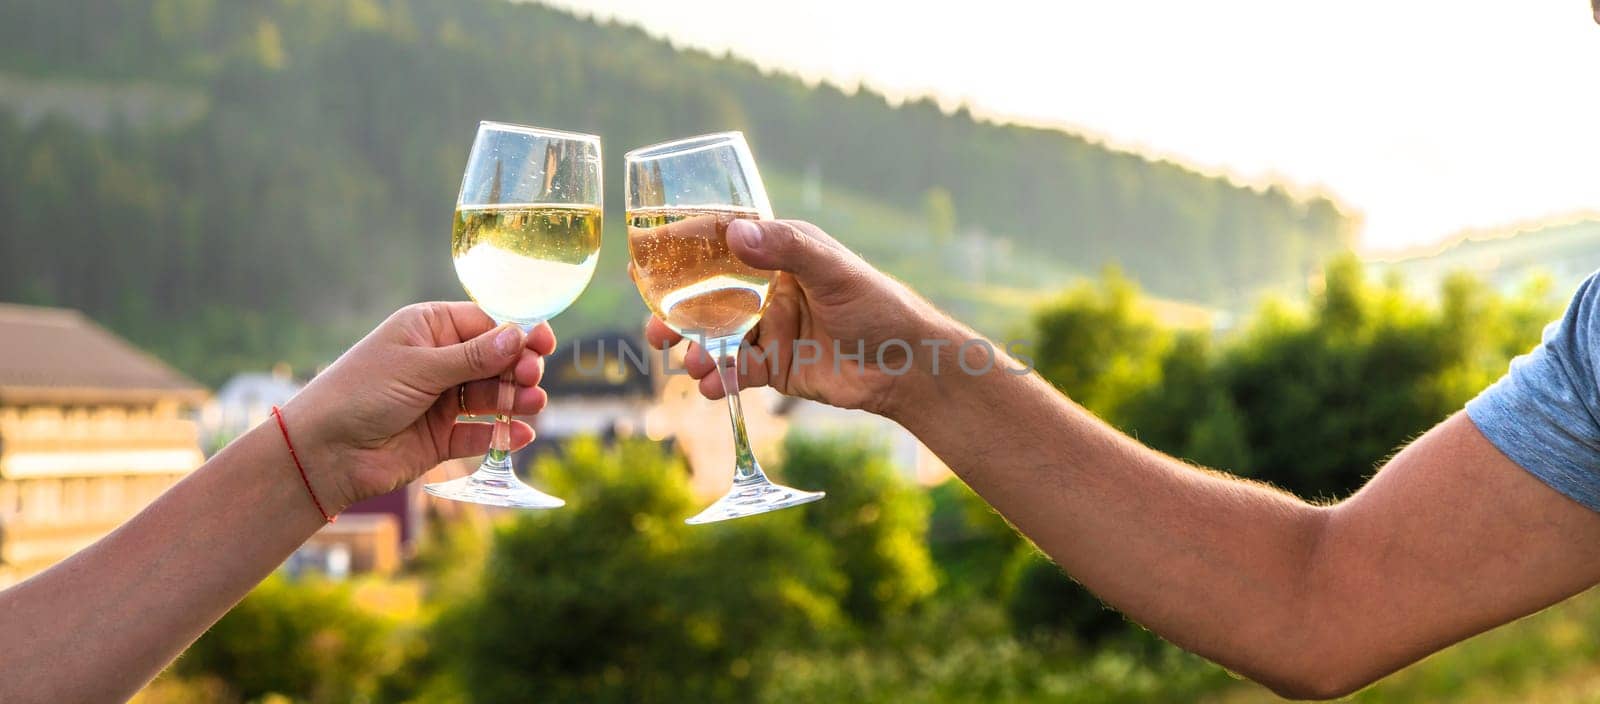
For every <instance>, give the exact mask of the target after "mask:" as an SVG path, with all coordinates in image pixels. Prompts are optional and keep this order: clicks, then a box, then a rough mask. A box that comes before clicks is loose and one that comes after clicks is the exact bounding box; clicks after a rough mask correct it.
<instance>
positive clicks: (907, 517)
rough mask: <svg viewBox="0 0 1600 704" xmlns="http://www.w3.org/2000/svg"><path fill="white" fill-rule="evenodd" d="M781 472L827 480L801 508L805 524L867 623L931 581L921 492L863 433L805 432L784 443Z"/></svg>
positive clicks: (815, 482) (919, 596)
mask: <svg viewBox="0 0 1600 704" xmlns="http://www.w3.org/2000/svg"><path fill="white" fill-rule="evenodd" d="M783 476H784V477H785V478H786V479H787V480H789V481H791V482H794V483H796V484H797V485H799V486H816V487H826V488H827V491H828V496H827V498H826V499H825V500H823V501H822V502H820V503H818V504H816V505H815V506H813V507H811V508H810V509H809V510H807V511H806V512H805V522H806V526H807V528H809V529H810V530H811V531H814V533H815V535H816V536H817V539H819V540H822V541H824V542H826V543H827V544H828V545H830V546H831V547H832V549H833V560H834V565H836V566H837V567H838V569H839V571H840V572H841V573H842V574H843V575H844V577H845V579H846V580H847V582H848V587H847V588H846V590H845V594H844V599H843V606H844V610H845V613H847V614H849V615H850V617H851V618H853V619H855V620H856V621H858V622H860V623H862V624H866V625H877V624H880V623H882V622H883V621H884V619H886V618H889V617H892V616H896V615H899V614H901V613H904V612H905V611H906V610H907V609H909V608H911V607H913V606H916V605H917V604H919V603H921V602H922V601H924V600H925V599H927V598H928V597H929V596H931V595H932V594H933V592H934V590H935V589H936V588H937V586H938V579H937V575H936V573H935V571H934V567H933V562H932V560H931V558H930V556H929V554H928V546H927V531H928V511H929V505H928V499H927V497H926V496H924V495H923V493H922V491H921V490H919V489H918V488H917V487H915V486H912V485H911V484H909V483H907V482H906V481H905V480H904V479H901V478H900V476H899V475H898V474H897V473H896V471H895V468H894V466H893V465H891V464H890V463H889V459H888V457H887V456H886V454H885V453H884V452H883V451H882V450H881V449H879V448H875V447H873V446H872V445H871V444H869V443H868V441H867V440H866V439H865V438H853V439H846V438H807V437H805V436H801V435H791V436H789V438H788V439H787V440H786V442H785V443H784V461H783Z"/></svg>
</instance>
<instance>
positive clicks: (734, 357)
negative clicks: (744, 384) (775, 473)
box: [706, 338, 767, 487]
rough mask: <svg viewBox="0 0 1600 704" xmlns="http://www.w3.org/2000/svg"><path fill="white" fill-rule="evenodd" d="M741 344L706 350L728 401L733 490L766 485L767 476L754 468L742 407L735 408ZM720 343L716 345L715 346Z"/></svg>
mask: <svg viewBox="0 0 1600 704" xmlns="http://www.w3.org/2000/svg"><path fill="white" fill-rule="evenodd" d="M740 342H741V340H739V339H737V338H735V339H733V340H731V341H730V340H720V341H712V343H711V345H708V346H707V347H706V349H707V350H708V351H710V352H711V354H712V355H713V359H715V360H716V361H717V375H718V376H719V377H721V379H722V391H723V393H724V395H726V396H727V397H728V420H729V421H731V422H732V423H733V452H734V455H733V457H734V466H733V485H734V486H735V487H738V486H742V485H745V484H754V483H757V482H763V483H764V482H766V481H767V476H766V474H765V473H763V472H762V471H761V465H758V464H756V456H755V453H753V452H751V451H750V435H749V433H746V432H745V430H744V407H743V406H740V405H739V346H740ZM718 343H720V344H718Z"/></svg>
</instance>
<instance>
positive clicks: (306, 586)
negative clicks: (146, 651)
mask: <svg viewBox="0 0 1600 704" xmlns="http://www.w3.org/2000/svg"><path fill="white" fill-rule="evenodd" d="M393 634H394V627H393V624H391V623H390V622H389V620H388V619H386V618H384V617H382V616H379V615H376V614H372V613H369V612H367V611H364V610H363V609H361V608H360V607H359V606H358V605H357V604H355V603H354V601H353V600H352V598H351V588H350V586H349V585H348V584H340V583H330V582H324V581H320V580H316V579H302V580H298V581H294V580H289V579H287V578H285V577H283V576H281V575H277V574H274V575H272V576H271V577H268V578H267V580H266V581H264V582H262V583H261V585H260V586H257V587H256V588H255V590H254V591H251V592H250V594H248V595H247V596H245V598H244V600H243V601H241V602H239V605H238V606H235V607H234V608H233V610H232V611H229V612H228V613H227V615H225V616H223V617H222V619H221V620H220V621H218V622H217V623H216V625H214V626H212V627H211V630H209V631H206V633H205V635H203V636H201V637H200V639H199V640H198V641H196V642H195V644H194V645H192V646H190V647H189V650H188V652H187V653H185V654H184V655H183V657H182V658H180V659H179V660H178V662H177V665H176V667H175V668H174V669H175V673H176V674H178V675H180V676H182V677H185V678H195V679H199V680H207V679H212V680H215V681H220V682H222V683H224V684H225V686H226V688H227V689H228V690H229V691H230V692H231V693H232V694H233V695H235V696H237V697H239V698H242V699H244V700H247V701H250V700H256V699H260V698H262V697H266V696H268V695H273V694H278V695H284V696H288V697H291V698H293V699H295V700H297V701H306V702H328V703H330V704H331V703H334V702H338V703H340V704H343V703H345V702H351V701H359V700H363V699H365V698H367V697H369V696H370V695H371V694H372V693H373V692H375V691H376V690H377V688H378V686H379V684H380V680H381V678H382V677H383V676H384V675H385V674H386V673H388V672H390V671H391V670H393V669H394V668H395V667H396V666H397V665H398V664H399V663H398V662H397V657H395V656H396V653H395V651H394V650H393V649H391V647H390V645H391V644H392V641H391V637H392V636H393Z"/></svg>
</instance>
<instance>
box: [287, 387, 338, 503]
mask: <svg viewBox="0 0 1600 704" xmlns="http://www.w3.org/2000/svg"><path fill="white" fill-rule="evenodd" d="M272 417H273V418H276V419H278V430H279V431H281V432H282V433H283V444H285V445H288V446H289V459H292V460H294V468H295V469H298V470H300V481H302V482H305V484H306V494H308V495H310V496H311V503H312V504H315V505H316V507H317V513H320V514H322V517H323V518H325V519H327V520H328V522H329V523H332V522H334V521H335V520H338V518H339V517H338V516H330V515H328V512H327V510H326V509H324V508H322V502H321V501H318V500H317V492H315V491H312V489H311V477H308V476H306V468H305V465H302V464H300V455H298V454H296V453H295V451H294V442H292V441H290V440H289V426H288V425H286V424H284V422H283V411H281V410H278V407H277V406H273V407H272Z"/></svg>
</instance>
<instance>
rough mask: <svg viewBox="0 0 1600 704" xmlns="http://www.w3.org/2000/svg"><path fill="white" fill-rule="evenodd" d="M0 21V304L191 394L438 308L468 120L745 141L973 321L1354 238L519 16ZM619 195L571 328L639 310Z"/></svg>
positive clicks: (1109, 157)
mask: <svg viewBox="0 0 1600 704" xmlns="http://www.w3.org/2000/svg"><path fill="white" fill-rule="evenodd" d="M0 17H4V18H5V20H4V21H3V22H0V80H6V81H9V82H10V83H9V85H10V88H9V89H8V90H5V91H0V96H5V99H4V100H0V300H12V301H23V302H34V303H44V304H54V305H63V306H70V307H75V308H81V309H84V310H86V311H88V312H89V313H91V314H92V315H93V316H94V317H95V318H96V319H99V320H103V321H106V322H108V323H109V324H111V325H112V326H113V327H114V328H115V329H116V330H117V331H118V332H121V333H123V334H125V335H128V336H130V337H132V338H133V339H134V340H135V341H136V342H138V343H139V344H141V345H142V346H144V347H146V348H148V349H152V350H154V351H156V352H157V353H158V354H159V355H161V356H163V357H165V358H167V359H169V360H171V361H174V362H176V363H177V364H178V366H179V367H180V368H182V369H184V370H186V371H188V372H190V373H192V374H194V375H196V376H197V377H199V378H200V379H202V380H203V381H207V382H211V383H217V382H219V381H220V380H221V379H223V378H226V376H227V375H228V374H229V373H231V372H233V371H236V370H237V369H239V368H240V367H244V366H256V367H262V366H266V365H270V364H271V363H273V362H274V361H277V360H280V359H282V360H288V361H290V362H292V363H294V364H295V365H296V366H298V367H301V368H311V367H314V366H315V365H317V364H319V363H323V362H326V361H328V360H329V359H331V357H332V356H333V355H334V354H336V353H337V352H338V351H339V350H340V349H342V348H343V347H344V346H345V345H346V344H348V343H349V342H351V341H353V340H354V339H355V337H356V336H358V335H359V334H360V333H361V332H363V331H365V330H366V329H369V328H370V326H371V325H372V323H374V322H375V321H376V320H378V319H381V317H382V316H383V315H384V314H385V313H387V312H388V311H390V310H392V309H393V308H394V307H397V306H398V305H400V304H402V303H405V302H409V301H413V300H418V299H425V298H437V297H450V298H459V297H460V296H461V293H460V288H459V286H458V285H457V283H456V282H455V280H454V277H453V272H452V270H451V268H450V267H449V265H448V263H447V261H446V255H445V252H446V249H445V247H446V244H445V242H446V240H447V232H448V225H449V221H450V210H451V207H452V204H453V202H454V195H455V193H456V190H457V186H458V184H459V179H460V174H461V169H462V167H463V165H464V161H465V158H466V153H467V147H468V146H469V144H470V142H471V139H472V134H473V130H474V128H475V125H476V122H477V121H478V120H481V119H497V120H506V121H514V122H524V123H534V124H542V125H550V126H556V127H562V128H566V129H574V130H584V131H590V132H594V133H597V134H600V135H602V136H603V137H604V139H605V151H606V154H607V156H606V170H607V172H608V173H610V174H613V175H615V174H620V173H622V170H621V168H620V167H621V164H620V159H621V154H622V152H623V151H625V150H626V149H628V148H630V147H633V146H638V145H643V144H648V143H651V142H655V141H659V140H664V139H669V138H673V137H680V136H684V135H689V134H695V133H700V132H706V131H712V130H725V129H742V130H745V131H746V132H747V133H748V134H749V136H750V138H751V140H752V143H753V145H754V148H755V151H756V153H757V155H758V158H759V159H760V161H761V165H762V168H763V171H764V172H765V175H766V176H767V181H768V183H769V184H770V186H771V188H772V190H773V196H774V201H775V203H776V206H777V210H778V212H779V214H780V215H785V216H790V217H805V218H809V219H812V220H815V221H817V222H818V223H819V224H821V225H822V226H823V227H824V228H826V229H829V230H831V231H833V232H836V233H838V234H839V236H840V237H841V238H842V239H843V240H844V241H846V242H847V243H849V244H850V245H852V246H853V247H855V248H857V249H859V250H861V251H862V252H863V253H865V254H866V255H868V256H869V257H870V258H871V259H873V260H874V261H876V262H878V263H879V264H880V265H882V266H885V267H886V268H888V269H889V270H890V271H892V272H894V273H896V274H898V275H900V276H902V277H905V278H907V279H908V280H910V281H911V282H912V283H914V284H916V285H917V286H918V287H919V289H921V290H923V291H924V292H926V293H928V294H929V295H932V296H934V297H935V298H936V299H938V300H939V301H941V302H943V303H946V304H947V305H951V306H953V307H956V308H957V309H958V310H960V311H962V312H963V313H965V314H968V315H969V317H973V318H975V319H978V320H979V321H980V322H983V321H993V322H994V324H995V325H1000V324H1003V323H1004V322H1006V321H1008V320H1012V319H1013V318H1014V317H1015V316H1011V317H1007V316H1005V315H1003V314H1002V313H1000V312H994V311H990V310H988V309H989V308H992V307H993V306H992V305H991V304H989V303H986V302H985V301H987V300H990V299H991V298H992V296H987V295H986V294H985V291H986V288H987V287H988V286H991V285H994V284H1004V285H1005V286H1006V287H1021V288H1023V289H1033V288H1037V287H1041V286H1042V287H1053V286H1057V285H1059V284H1060V283H1061V282H1062V281H1064V280H1066V279H1067V278H1068V277H1070V276H1073V275H1076V274H1079V273H1083V272H1085V271H1090V272H1092V271H1093V270H1094V268H1095V267H1098V266H1100V265H1101V264H1104V263H1107V262H1118V263H1120V264H1121V265H1122V266H1123V267H1124V268H1125V269H1126V270H1127V271H1128V273H1129V275H1130V276H1132V277H1134V278H1136V279H1138V280H1141V281H1145V282H1148V285H1150V286H1151V287H1152V289H1153V290H1154V291H1156V292H1158V293H1160V294H1162V295H1168V296H1179V297H1187V298H1194V299H1202V300H1209V301H1222V300H1234V299H1238V298H1241V297H1243V296H1245V295H1246V294H1248V293H1249V292H1251V291H1254V290H1255V289H1256V288H1258V287H1260V286H1262V285H1264V284H1270V283H1277V282H1282V281H1294V280H1296V279H1297V278H1299V277H1301V276H1303V275H1305V274H1306V273H1308V272H1310V271H1311V270H1312V269H1313V268H1314V267H1315V266H1316V264H1317V262H1319V261H1320V260H1321V259H1322V258H1323V257H1324V256H1326V255H1327V254H1329V253H1331V252H1335V251H1338V250H1340V249H1342V248H1344V247H1346V246H1347V245H1348V244H1349V243H1350V237H1351V233H1352V231H1353V230H1352V223H1351V222H1350V220H1349V219H1348V218H1346V217H1345V216H1344V215H1343V214H1341V213H1340V212H1339V210H1338V208H1337V207H1335V205H1334V204H1333V203H1332V202H1330V201H1329V200H1327V199H1324V198H1320V197H1309V198H1301V197H1294V196H1290V195H1289V194H1287V193H1286V192H1284V191H1283V190H1282V189H1279V188H1276V187H1274V188H1266V189H1254V188H1246V187H1242V186H1238V185H1235V184H1233V183H1231V182H1229V181H1226V180H1224V179H1221V178H1215V177H1211V176H1206V175H1202V174H1199V173H1196V172H1194V171H1191V170H1188V169H1186V168H1184V167H1181V166H1177V165H1174V164H1171V163H1167V162H1160V161H1151V160H1149V159H1147V158H1144V157H1141V156H1137V155H1133V154H1129V153H1125V152H1118V151H1114V150H1111V149H1108V148H1106V147H1104V146H1102V145H1100V144H1097V143H1095V142H1093V141H1090V140H1088V139H1086V138H1084V137H1081V136H1079V135H1074V134H1070V133H1067V132H1062V131H1058V130H1048V129H1037V128H1027V127H1019V126H1009V125H998V124H994V123H990V122H986V121H982V120H977V119H974V118H973V117H972V115H971V114H970V113H969V112H968V111H967V110H965V109H960V110H956V111H954V112H945V111H943V110H941V109H940V108H939V107H938V106H937V105H936V104H935V103H934V102H933V101H931V100H926V99H925V100H915V101H911V102H908V103H905V104H902V105H891V104H889V102H888V101H886V99H885V98H884V97H883V96H882V95H879V94H876V93H873V92H871V91H869V90H863V91H858V92H855V93H849V94H847V93H844V92H841V91H840V90H838V89H836V88H834V87H832V86H830V85H820V86H808V85H806V84H804V83H802V82H801V81H799V80H798V79H795V78H792V77H789V76H785V75H780V74H769V73H763V72H761V71H759V70H757V69H756V68H754V67H753V66H751V65H749V64H747V63H744V62H741V61H736V60H732V59H729V58H725V57H713V56H708V55H705V54H702V53H697V52H692V51H680V50H678V49H676V48H674V47H672V46H671V45H669V44H667V43H665V42H662V41H658V40H654V39H650V38H648V37H647V36H646V35H645V34H644V33H643V32H641V31H639V30H636V29H631V28H624V27H620V26H614V25H605V24H596V23H594V22H590V21H586V20H580V19H578V18H575V17H572V16H570V15H567V14H564V13H562V12H558V11H554V10H550V9H547V8H543V7H540V6H537V5H531V4H523V3H510V2H504V1H502V0H455V1H452V2H443V1H439V0H432V1H430V0H320V1H316V2H309V1H306V0H266V1H263V2H250V3H223V2H216V1H215V0H119V1H117V2H102V1H100V0H53V1H52V2H37V1H35V0H0ZM63 94H64V95H65V97H62V95H63ZM808 177H809V180H808ZM808 184H809V185H808ZM620 188H621V179H617V178H612V179H610V181H609V183H608V190H607V193H606V200H607V203H609V204H610V205H611V211H610V213H609V217H608V220H609V222H610V223H611V226H610V229H609V230H608V233H609V234H608V235H607V237H606V241H607V244H606V245H605V246H604V247H603V248H602V262H601V272H602V273H601V275H600V277H599V278H598V279H597V281H596V283H595V284H594V285H593V286H591V288H590V290H589V291H588V292H587V293H586V294H585V296H584V297H583V299H582V300H581V301H580V302H579V304H578V306H577V307H576V308H575V309H574V310H573V312H571V313H568V314H567V315H565V316H563V317H562V318H561V320H560V321H559V325H560V327H561V328H562V330H563V331H564V332H566V333H567V334H573V333H578V332H582V331H584V330H593V329H597V328H600V327H609V326H616V325H619V324H620V325H629V326H631V325H633V324H635V323H636V322H637V319H638V318H639V317H641V316H642V315H643V312H644V309H643V307H642V306H641V305H640V304H639V303H638V301H637V295H636V294H635V292H634V291H633V289H632V286H631V284H630V282H629V281H628V279H627V277H626V275H625V273H624V267H623V263H624V258H625V247H623V246H621V244H622V242H621V240H620V239H619V238H620V236H621V230H620V221H621V219H620V217H618V216H619V215H620V213H619V212H618V211H617V209H618V208H619V207H620V204H621V203H622V197H621V196H622V193H621V191H620ZM808 191H809V192H810V195H808ZM995 332H1003V331H1002V330H995Z"/></svg>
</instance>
